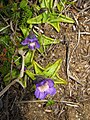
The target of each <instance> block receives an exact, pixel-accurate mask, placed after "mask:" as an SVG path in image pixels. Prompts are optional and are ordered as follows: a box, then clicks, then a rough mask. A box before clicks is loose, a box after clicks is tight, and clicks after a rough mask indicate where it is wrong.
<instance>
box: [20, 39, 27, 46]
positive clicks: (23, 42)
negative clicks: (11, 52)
mask: <svg viewBox="0 0 90 120" xmlns="http://www.w3.org/2000/svg"><path fill="white" fill-rule="evenodd" d="M28 43H29V39H28V38H26V39H25V40H24V41H22V42H21V44H22V45H28Z"/></svg>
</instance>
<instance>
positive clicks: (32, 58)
mask: <svg viewBox="0 0 90 120" xmlns="http://www.w3.org/2000/svg"><path fill="white" fill-rule="evenodd" d="M34 53H35V50H33V51H32V56H31V63H32V61H33V58H34Z"/></svg>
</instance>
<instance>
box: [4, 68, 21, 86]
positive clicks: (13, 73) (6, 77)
mask: <svg viewBox="0 0 90 120" xmlns="http://www.w3.org/2000/svg"><path fill="white" fill-rule="evenodd" d="M11 76H12V77H11ZM18 76H19V71H17V70H15V69H14V70H12V74H11V73H10V72H9V73H8V74H7V75H6V76H5V77H4V78H3V81H4V82H5V84H8V83H9V82H10V81H11V79H15V78H17V77H18Z"/></svg>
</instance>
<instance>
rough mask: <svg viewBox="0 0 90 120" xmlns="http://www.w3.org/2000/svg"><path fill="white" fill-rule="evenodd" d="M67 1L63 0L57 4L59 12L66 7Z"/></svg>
mask: <svg viewBox="0 0 90 120" xmlns="http://www.w3.org/2000/svg"><path fill="white" fill-rule="evenodd" d="M66 2H67V0H61V1H60V2H59V3H58V4H57V8H58V10H59V12H61V11H62V10H63V9H64V7H65V4H66Z"/></svg>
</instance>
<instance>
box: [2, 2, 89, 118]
mask: <svg viewBox="0 0 90 120" xmlns="http://www.w3.org/2000/svg"><path fill="white" fill-rule="evenodd" d="M80 1H81V2H80ZM88 7H89V8H88ZM86 8H87V9H86ZM63 12H64V13H65V14H68V15H69V16H71V17H72V18H73V19H74V20H75V23H74V24H66V23H61V24H60V26H61V28H60V29H61V30H60V32H59V33H57V32H56V31H55V30H54V29H53V28H52V27H51V26H49V25H48V24H45V25H39V27H40V29H42V30H43V31H44V33H45V35H47V36H49V37H53V38H55V39H56V38H59V39H60V40H61V44H57V45H50V46H49V48H47V50H46V54H45V56H44V57H43V56H41V55H38V54H39V53H37V56H36V57H35V59H36V61H37V62H38V63H39V64H41V65H42V66H46V65H47V64H48V63H53V62H54V61H56V60H57V59H59V58H61V59H62V60H63V63H62V66H61V69H60V71H59V75H60V77H61V78H63V79H65V80H67V82H68V84H67V85H60V84H59V85H56V89H57V93H56V94H55V96H48V97H47V98H46V100H49V99H52V100H54V101H55V104H53V105H50V106H47V105H46V101H41V102H40V101H37V100H36V98H35V96H34V94H33V93H34V91H33V90H32V89H31V83H30V81H29V82H28V86H27V88H26V89H25V90H23V89H22V88H21V86H20V85H18V84H15V85H14V86H12V87H11V88H10V89H9V90H8V92H6V93H5V94H4V95H3V97H2V98H1V99H0V119H1V120H90V1H84V0H79V1H78V2H77V3H76V4H75V6H72V5H70V6H67V8H66V9H65V10H64V11H63ZM64 36H65V39H64ZM64 43H65V44H64ZM66 43H69V44H68V48H69V50H68V51H67V49H66V45H67V44H66ZM67 55H68V56H67ZM67 57H68V60H67ZM66 60H67V61H68V62H67V64H66ZM66 65H67V66H66ZM68 66H69V68H68V69H67V67H68ZM66 69H67V71H66Z"/></svg>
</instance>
